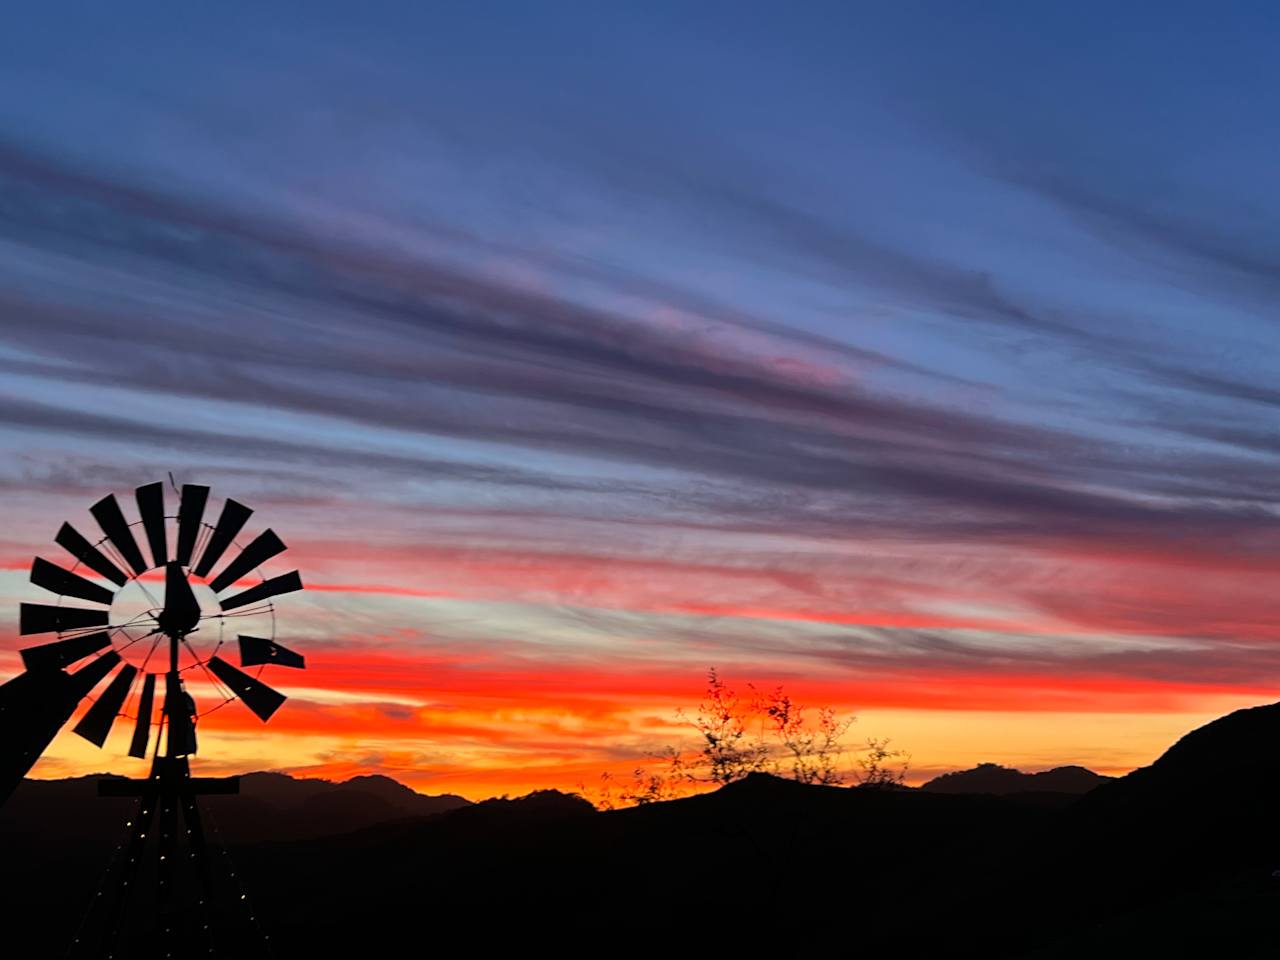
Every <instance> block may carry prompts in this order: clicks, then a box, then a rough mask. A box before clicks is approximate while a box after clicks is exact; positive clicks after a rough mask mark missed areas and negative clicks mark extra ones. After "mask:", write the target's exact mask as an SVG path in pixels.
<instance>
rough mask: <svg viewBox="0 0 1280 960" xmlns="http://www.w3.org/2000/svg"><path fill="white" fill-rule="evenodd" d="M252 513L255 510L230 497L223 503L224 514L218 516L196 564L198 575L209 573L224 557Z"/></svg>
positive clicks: (202, 575) (205, 575)
mask: <svg viewBox="0 0 1280 960" xmlns="http://www.w3.org/2000/svg"><path fill="white" fill-rule="evenodd" d="M252 515H253V511H252V510H250V509H249V508H248V507H246V506H245V505H244V504H243V503H240V502H239V501H238V500H231V499H229V498H228V500H227V502H226V503H224V504H223V505H222V514H221V515H220V516H219V517H218V522H217V524H216V525H215V526H214V528H213V533H212V534H210V536H209V542H208V543H207V544H205V547H204V553H203V554H202V555H201V557H200V563H199V564H198V565H197V566H196V569H195V574H196V576H197V577H207V576H208V575H209V571H210V570H212V569H213V565H214V564H215V563H217V562H218V561H219V560H221V559H222V555H223V554H224V553H226V552H227V547H229V546H231V541H232V540H234V539H235V538H236V534H237V533H239V532H240V531H241V529H243V527H244V524H245V521H246V520H248V519H249V517H251V516H252Z"/></svg>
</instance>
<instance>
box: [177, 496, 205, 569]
mask: <svg viewBox="0 0 1280 960" xmlns="http://www.w3.org/2000/svg"><path fill="white" fill-rule="evenodd" d="M179 497H180V500H179V503H178V552H177V554H176V555H175V556H174V558H173V559H175V560H177V561H178V563H180V564H182V565H183V566H184V567H189V566H191V552H192V551H193V550H195V548H196V535H197V534H199V533H200V521H201V520H203V519H204V505H205V503H206V502H207V501H208V499H209V488H208V487H205V486H201V485H200V484H198V483H184V484H183V485H182V493H181V494H179Z"/></svg>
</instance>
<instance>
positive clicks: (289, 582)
mask: <svg viewBox="0 0 1280 960" xmlns="http://www.w3.org/2000/svg"><path fill="white" fill-rule="evenodd" d="M301 589H302V576H301V575H300V574H299V573H298V571H297V570H293V571H291V572H289V573H282V574H281V575H280V576H278V577H272V578H271V579H270V580H263V581H262V582H261V583H260V584H258V585H257V586H256V587H250V588H249V589H248V590H245V591H243V592H241V593H236V594H233V595H231V596H229V597H227V599H225V600H221V601H219V604H218V605H219V606H221V607H222V609H223V610H234V609H236V607H245V606H248V605H249V604H251V603H257V602H258V601H260V600H269V599H271V598H272V597H278V596H280V594H282V593H293V592H294V591H295V590H301Z"/></svg>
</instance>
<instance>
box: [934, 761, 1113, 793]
mask: <svg viewBox="0 0 1280 960" xmlns="http://www.w3.org/2000/svg"><path fill="white" fill-rule="evenodd" d="M1111 779H1114V778H1112V777H1105V776H1103V775H1102V774H1099V773H1094V772H1093V771H1092V770H1088V769H1086V768H1085V767H1076V766H1067V767H1054V768H1053V769H1052V770H1042V771H1040V772H1038V773H1023V772H1022V771H1021V770H1015V769H1013V768H1012V767H1002V766H1000V765H999V764H998V763H980V764H978V765H977V766H976V767H974V768H972V769H971V770H956V771H954V772H952V773H944V774H942V775H941V776H938V777H934V778H933V779H932V780H930V781H928V782H927V783H924V784H922V785H921V787H920V789H921V790H928V791H930V792H933V793H997V794H1008V793H1065V794H1083V793H1088V792H1089V791H1090V790H1092V789H1093V788H1094V787H1097V786H1099V785H1101V784H1103V783H1106V782H1107V781H1108V780H1111Z"/></svg>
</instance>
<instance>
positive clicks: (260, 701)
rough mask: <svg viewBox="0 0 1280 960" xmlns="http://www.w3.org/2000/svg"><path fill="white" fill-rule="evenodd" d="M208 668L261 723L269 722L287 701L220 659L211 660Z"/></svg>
mask: <svg viewBox="0 0 1280 960" xmlns="http://www.w3.org/2000/svg"><path fill="white" fill-rule="evenodd" d="M208 667H209V669H210V670H212V671H213V675H214V676H216V677H217V678H218V679H219V680H221V681H222V682H223V683H225V684H226V685H227V686H228V687H230V688H231V689H232V690H233V691H235V693H236V695H237V696H238V697H239V698H240V699H241V700H243V701H244V705H245V706H246V707H248V708H249V709H250V710H252V711H253V712H254V713H256V714H257V715H258V717H259V718H260V719H261V720H262V722H263V723H265V722H266V721H268V720H270V719H271V715H272V714H273V713H275V712H276V711H277V710H279V709H280V704H282V703H284V702H285V700H286V699H287V698H286V697H285V695H284V694H283V693H279V692H277V691H275V690H272V689H271V688H270V687H268V686H267V685H266V684H265V683H263V682H262V681H261V680H255V679H254V678H253V677H251V676H249V675H248V674H247V673H244V672H242V671H240V670H237V669H236V668H235V667H233V666H232V665H231V664H229V663H227V661H225V660H223V659H222V658H221V657H214V658H212V659H211V660H210V661H209V663H208Z"/></svg>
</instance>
